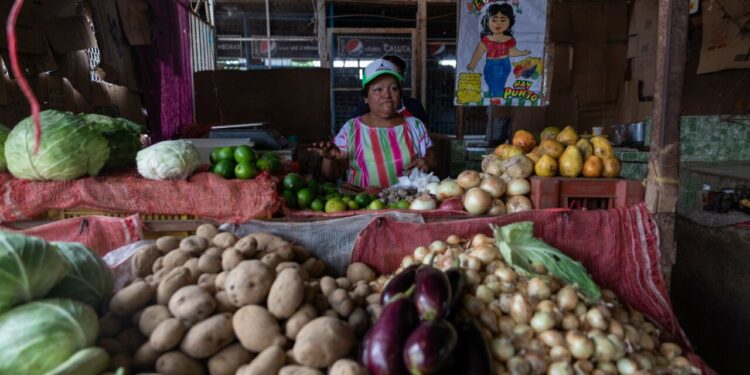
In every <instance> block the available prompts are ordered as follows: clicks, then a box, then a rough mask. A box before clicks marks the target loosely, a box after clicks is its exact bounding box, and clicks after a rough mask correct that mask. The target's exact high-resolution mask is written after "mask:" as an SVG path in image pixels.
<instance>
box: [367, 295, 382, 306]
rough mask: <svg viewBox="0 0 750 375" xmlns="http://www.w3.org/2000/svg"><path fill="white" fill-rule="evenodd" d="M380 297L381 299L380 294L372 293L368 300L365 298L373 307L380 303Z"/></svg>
mask: <svg viewBox="0 0 750 375" xmlns="http://www.w3.org/2000/svg"><path fill="white" fill-rule="evenodd" d="M380 297H381V294H380V293H372V294H370V295H368V296H367V298H365V302H366V303H367V304H368V305H372V304H376V303H378V304H379V303H380Z"/></svg>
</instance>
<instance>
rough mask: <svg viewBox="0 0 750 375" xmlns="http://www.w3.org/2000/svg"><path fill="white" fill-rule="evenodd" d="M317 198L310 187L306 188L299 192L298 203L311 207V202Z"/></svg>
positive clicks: (301, 206) (304, 206) (300, 205)
mask: <svg viewBox="0 0 750 375" xmlns="http://www.w3.org/2000/svg"><path fill="white" fill-rule="evenodd" d="M314 199H315V196H314V195H313V194H312V193H311V192H310V189H308V188H304V189H302V190H300V191H298V192H297V204H298V205H299V207H300V208H308V207H310V203H312V201H313V200H314Z"/></svg>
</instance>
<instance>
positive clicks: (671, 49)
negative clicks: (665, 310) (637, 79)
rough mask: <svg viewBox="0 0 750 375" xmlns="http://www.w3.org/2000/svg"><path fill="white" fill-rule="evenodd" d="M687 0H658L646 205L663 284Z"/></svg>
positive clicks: (670, 250) (674, 186)
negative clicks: (654, 226)
mask: <svg viewBox="0 0 750 375" xmlns="http://www.w3.org/2000/svg"><path fill="white" fill-rule="evenodd" d="M687 33H688V2H687V1H684V0H659V24H658V37H657V47H656V82H655V86H654V112H653V128H652V129H651V152H650V155H649V162H648V179H647V182H646V205H647V207H648V210H649V211H650V212H651V213H652V214H654V216H655V220H656V222H657V223H658V224H659V226H660V228H659V229H660V230H659V232H660V238H661V253H662V265H663V267H662V271H663V273H664V278H665V281H666V282H667V284H669V279H670V275H671V267H672V264H674V261H675V259H676V256H677V249H676V245H675V239H674V224H675V212H676V211H677V197H678V181H679V169H680V117H681V114H682V88H683V84H684V77H685V60H686V56H687V53H686V51H687Z"/></svg>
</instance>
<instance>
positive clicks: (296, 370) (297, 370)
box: [279, 365, 324, 375]
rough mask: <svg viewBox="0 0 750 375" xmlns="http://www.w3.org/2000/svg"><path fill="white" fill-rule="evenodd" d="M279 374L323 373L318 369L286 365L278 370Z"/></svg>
mask: <svg viewBox="0 0 750 375" xmlns="http://www.w3.org/2000/svg"><path fill="white" fill-rule="evenodd" d="M279 375H324V374H323V373H322V372H320V370H318V369H315V368H310V367H305V366H299V365H287V366H284V367H282V368H281V370H279Z"/></svg>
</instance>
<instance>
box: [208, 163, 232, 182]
mask: <svg viewBox="0 0 750 375" xmlns="http://www.w3.org/2000/svg"><path fill="white" fill-rule="evenodd" d="M211 171H212V172H214V173H216V174H218V175H219V176H221V177H224V178H234V162H233V161H232V160H221V161H219V162H218V163H216V165H214V167H213V169H212V170H211Z"/></svg>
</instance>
